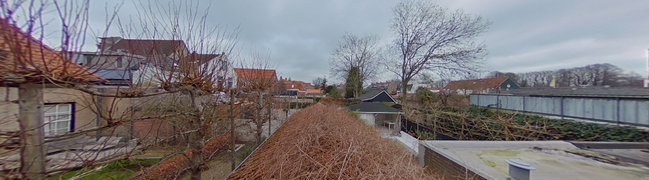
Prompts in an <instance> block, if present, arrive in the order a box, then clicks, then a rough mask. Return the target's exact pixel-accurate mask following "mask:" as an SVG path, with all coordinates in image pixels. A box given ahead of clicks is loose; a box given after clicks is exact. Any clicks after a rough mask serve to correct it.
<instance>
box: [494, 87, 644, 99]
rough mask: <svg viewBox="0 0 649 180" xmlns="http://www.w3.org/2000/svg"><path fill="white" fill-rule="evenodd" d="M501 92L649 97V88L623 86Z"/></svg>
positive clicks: (504, 92)
mask: <svg viewBox="0 0 649 180" xmlns="http://www.w3.org/2000/svg"><path fill="white" fill-rule="evenodd" d="M500 94H513V95H530V96H592V97H639V98H649V88H623V87H609V88H606V87H561V88H520V89H510V90H508V91H501V93H500Z"/></svg>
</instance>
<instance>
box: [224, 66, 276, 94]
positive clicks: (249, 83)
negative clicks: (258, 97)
mask: <svg viewBox="0 0 649 180" xmlns="http://www.w3.org/2000/svg"><path fill="white" fill-rule="evenodd" d="M234 72H235V73H236V75H237V87H238V88H239V89H241V90H243V91H255V90H260V89H264V90H266V89H271V90H273V91H275V92H277V91H278V88H277V86H276V84H277V82H278V80H277V73H276V72H275V70H274V69H251V68H234Z"/></svg>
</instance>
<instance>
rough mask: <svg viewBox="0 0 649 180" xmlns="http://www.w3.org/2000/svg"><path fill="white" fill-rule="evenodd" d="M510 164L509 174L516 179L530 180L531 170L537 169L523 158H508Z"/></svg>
mask: <svg viewBox="0 0 649 180" xmlns="http://www.w3.org/2000/svg"><path fill="white" fill-rule="evenodd" d="M505 162H507V164H509V176H510V177H511V179H514V180H529V179H530V171H532V170H534V169H536V168H534V167H532V166H531V165H530V164H528V163H527V162H525V161H523V160H521V159H507V160H505Z"/></svg>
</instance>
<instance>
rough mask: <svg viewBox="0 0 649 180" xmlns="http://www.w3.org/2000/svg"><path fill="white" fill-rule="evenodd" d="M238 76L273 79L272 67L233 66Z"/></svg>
mask: <svg viewBox="0 0 649 180" xmlns="http://www.w3.org/2000/svg"><path fill="white" fill-rule="evenodd" d="M234 72H236V73H237V77H238V78H244V79H273V78H275V70H274V69H247V68H234Z"/></svg>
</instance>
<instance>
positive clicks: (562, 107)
mask: <svg viewBox="0 0 649 180" xmlns="http://www.w3.org/2000/svg"><path fill="white" fill-rule="evenodd" d="M563 98H564V97H563V96H561V102H560V104H561V107H560V108H561V120H563Z"/></svg>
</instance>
